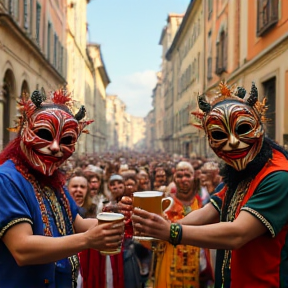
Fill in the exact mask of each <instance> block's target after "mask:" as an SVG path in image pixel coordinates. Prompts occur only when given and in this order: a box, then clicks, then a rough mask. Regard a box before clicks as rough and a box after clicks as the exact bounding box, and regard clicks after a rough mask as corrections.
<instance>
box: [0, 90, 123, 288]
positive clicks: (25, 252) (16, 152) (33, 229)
mask: <svg viewBox="0 0 288 288" xmlns="http://www.w3.org/2000/svg"><path fill="white" fill-rule="evenodd" d="M74 103H75V102H74V101H73V100H72V98H71V96H70V94H69V93H67V92H66V91H65V90H59V91H55V92H51V93H50V95H49V97H47V96H46V95H45V92H44V91H41V92H40V91H34V92H33V93H32V95H31V99H26V98H25V96H23V97H22V99H21V100H20V102H19V112H20V116H19V117H18V121H17V125H16V127H14V128H11V129H10V131H14V132H18V135H17V137H16V138H15V139H14V140H12V141H11V142H10V143H9V144H8V145H7V147H6V148H5V149H4V150H3V151H2V152H1V153H0V198H1V205H0V239H1V241H0V287H1V288H12V287H17V288H18V287H21V288H42V287H43V288H44V287H45V288H48V287H49V288H56V287H59V288H68V287H69V288H71V287H76V284H77V283H76V281H77V274H78V270H79V261H78V256H77V254H78V252H80V251H82V250H84V249H87V248H93V249H98V250H104V249H107V248H110V249H113V248H116V247H118V246H119V245H120V243H121V241H122V234H123V232H124V223H122V224H120V225H118V227H115V226H112V225H113V224H103V225H99V226H98V225H97V224H98V222H97V220H96V219H83V218H82V217H81V216H80V215H79V214H78V208H77V206H76V204H75V202H74V201H73V200H72V198H71V196H70V195H69V193H68V191H67V190H66V188H65V187H64V183H65V177H64V175H63V174H62V173H61V172H60V170H59V169H58V168H59V166H60V165H61V164H62V163H63V162H64V161H65V160H66V159H67V158H69V157H70V156H71V155H72V153H73V152H74V150H75V144H76V142H77V139H78V137H79V136H80V134H81V132H87V131H85V130H84V128H85V127H86V126H87V125H89V124H90V123H92V122H93V121H91V120H84V117H85V108H84V106H81V108H80V109H79V111H78V112H77V113H76V114H75V112H73V109H74V107H73V104H74ZM103 276H104V275H103Z"/></svg>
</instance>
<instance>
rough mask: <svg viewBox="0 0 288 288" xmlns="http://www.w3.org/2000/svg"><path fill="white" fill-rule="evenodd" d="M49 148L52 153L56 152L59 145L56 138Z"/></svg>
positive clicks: (58, 149)
mask: <svg viewBox="0 0 288 288" xmlns="http://www.w3.org/2000/svg"><path fill="white" fill-rule="evenodd" d="M49 148H50V151H51V152H52V153H53V154H57V153H58V152H59V151H60V145H59V143H58V141H57V140H54V141H53V142H52V144H51V145H50V147H49Z"/></svg>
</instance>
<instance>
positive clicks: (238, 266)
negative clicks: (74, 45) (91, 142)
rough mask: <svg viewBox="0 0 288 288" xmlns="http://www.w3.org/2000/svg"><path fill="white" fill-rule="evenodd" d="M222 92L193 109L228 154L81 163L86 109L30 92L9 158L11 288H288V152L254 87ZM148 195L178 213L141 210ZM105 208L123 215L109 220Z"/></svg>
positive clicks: (4, 261) (3, 275)
mask: <svg viewBox="0 0 288 288" xmlns="http://www.w3.org/2000/svg"><path fill="white" fill-rule="evenodd" d="M214 96H215V97H214V99H213V100H210V101H209V102H208V100H207V98H206V96H205V95H199V96H198V105H199V111H194V112H193V113H192V114H193V117H195V118H194V120H193V125H195V126H196V127H198V128H201V129H203V130H204V131H205V134H206V136H207V139H208V143H209V146H210V147H211V149H212V150H213V151H214V152H215V155H217V156H218V158H215V159H204V158H201V157H196V155H195V157H193V158H185V157H182V156H179V155H167V154H165V153H161V152H158V153H155V154H149V153H147V151H146V152H145V153H140V152H135V151H118V152H114V153H111V152H107V153H102V154H101V155H100V154H95V155H89V156H87V155H85V156H83V157H81V158H76V157H75V156H73V152H74V151H75V145H76V142H77V140H78V138H79V136H80V135H81V133H85V132H87V131H86V129H85V127H86V126H88V125H90V124H91V123H92V122H93V121H92V120H87V119H86V117H85V114H86V110H85V107H84V106H81V107H80V108H79V109H78V111H77V110H76V111H75V106H74V105H75V101H73V99H72V97H71V94H69V93H68V92H67V91H66V90H63V89H60V90H58V91H54V92H51V93H50V94H48V95H46V93H45V91H44V90H41V91H37V90H36V91H34V92H33V93H32V95H31V97H26V96H25V95H23V97H22V98H21V99H20V101H19V115H18V120H17V121H16V126H15V127H12V128H10V131H14V132H17V133H18V134H17V136H16V138H14V139H13V140H11V141H10V143H9V144H8V145H7V146H6V147H5V148H4V150H3V151H2V152H1V153H0V193H1V201H2V205H1V207H0V240H1V241H0V287H1V288H11V287H23V288H35V287H37V288H42V287H43V288H71V287H72V288H138V287H139V288H144V287H153V288H180V287H181V288H191V287H193V288H212V287H213V288H251V287H253V288H279V287H280V288H287V287H288V277H287V275H288V268H287V267H288V256H287V255H288V248H287V247H288V242H287V241H288V240H287V234H288V213H287V206H288V197H287V196H288V177H287V175H288V153H287V151H286V150H285V149H284V148H283V147H281V146H280V145H279V144H277V143H276V142H274V141H272V140H271V139H269V138H268V137H267V136H266V135H265V125H264V123H265V120H266V118H265V112H266V110H267V107H266V102H265V99H264V100H263V101H262V102H260V101H259V100H258V90H257V88H256V86H255V84H254V83H253V84H252V87H251V91H250V93H246V90H245V89H244V88H243V87H236V88H233V89H232V88H231V87H229V86H228V85H227V84H226V83H220V85H219V91H218V93H216V95H214ZM145 191H160V192H157V194H158V193H160V194H161V193H162V194H161V195H163V196H164V197H166V196H167V198H168V197H169V199H170V200H171V201H170V205H169V208H166V209H163V211H164V212H163V214H162V215H158V214H156V213H152V212H148V211H146V210H144V209H139V207H133V197H134V200H135V199H136V194H134V196H133V193H134V192H138V193H140V195H142V196H143V195H144V194H143V193H145ZM148 194H149V193H148ZM150 194H151V192H150ZM163 202H164V203H165V201H163ZM286 202H287V203H286ZM147 210H148V209H147ZM102 212H103V213H105V212H106V213H107V212H108V213H107V214H106V215H109V216H111V215H112V214H111V213H118V214H121V215H120V216H121V220H119V222H118V223H117V224H115V223H113V222H110V223H104V224H103V223H100V222H98V219H97V215H99V214H100V213H102ZM113 215H114V216H115V215H117V214H113ZM122 218H123V220H122ZM134 236H137V237H134ZM120 247H121V249H120ZM107 250H108V251H115V250H117V253H113V255H112V254H111V255H110V254H109V253H104V254H103V253H101V251H102V252H103V251H107Z"/></svg>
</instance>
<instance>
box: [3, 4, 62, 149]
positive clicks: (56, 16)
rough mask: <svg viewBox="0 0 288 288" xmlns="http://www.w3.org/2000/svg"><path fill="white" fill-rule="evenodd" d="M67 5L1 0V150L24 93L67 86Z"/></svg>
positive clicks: (7, 137) (11, 134) (9, 138)
mask: <svg viewBox="0 0 288 288" xmlns="http://www.w3.org/2000/svg"><path fill="white" fill-rule="evenodd" d="M65 9H66V4H65V1H47V0H37V1H31V0H22V1H14V0H13V1H8V0H0V35H1V38H0V68H1V69H0V79H1V81H0V150H2V149H3V147H4V146H5V145H6V144H7V143H8V142H9V140H11V139H12V138H13V137H15V135H14V133H9V132H8V130H7V129H6V128H7V127H11V126H13V125H14V122H13V120H14V119H15V116H16V101H17V99H18V98H19V96H20V95H21V94H22V92H27V93H29V94H30V93H32V92H33V91H34V90H35V89H40V88H41V87H44V88H45V90H46V92H47V90H48V91H49V90H54V89H57V88H60V87H61V86H63V85H64V84H65V83H66V79H65V78H66V55H67V54H66V13H65Z"/></svg>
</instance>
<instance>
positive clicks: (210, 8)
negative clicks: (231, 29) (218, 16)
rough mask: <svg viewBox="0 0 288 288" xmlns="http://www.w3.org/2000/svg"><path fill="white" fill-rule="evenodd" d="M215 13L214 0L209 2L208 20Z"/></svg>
mask: <svg viewBox="0 0 288 288" xmlns="http://www.w3.org/2000/svg"><path fill="white" fill-rule="evenodd" d="M212 12H213V0H208V20H210V19H211V16H212Z"/></svg>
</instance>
